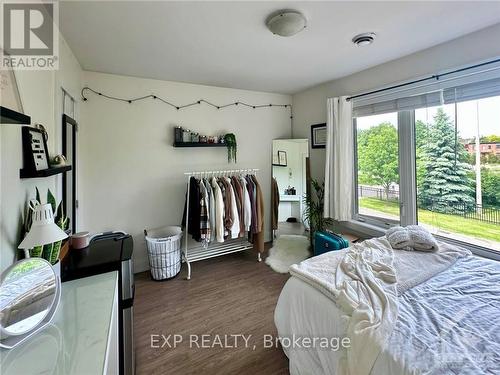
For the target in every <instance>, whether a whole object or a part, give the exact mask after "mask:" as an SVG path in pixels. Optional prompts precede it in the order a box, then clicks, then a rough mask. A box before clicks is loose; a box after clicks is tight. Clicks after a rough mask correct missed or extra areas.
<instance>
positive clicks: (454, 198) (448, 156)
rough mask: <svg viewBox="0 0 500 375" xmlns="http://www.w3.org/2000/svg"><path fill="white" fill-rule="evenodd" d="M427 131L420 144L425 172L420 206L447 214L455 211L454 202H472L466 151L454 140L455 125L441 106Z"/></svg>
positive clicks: (421, 187)
mask: <svg viewBox="0 0 500 375" xmlns="http://www.w3.org/2000/svg"><path fill="white" fill-rule="evenodd" d="M427 131H428V136H427V140H426V142H425V143H424V144H423V145H422V151H423V157H422V162H423V165H424V167H423V168H424V171H423V176H422V182H421V184H419V185H420V186H419V189H420V190H419V200H420V205H421V206H422V207H426V208H431V209H432V210H434V211H438V212H445V213H446V212H455V211H456V205H457V204H462V203H469V204H473V203H474V198H472V194H473V190H472V188H471V187H470V181H469V179H468V177H467V164H466V163H465V162H464V161H465V160H466V157H467V156H466V151H465V148H464V146H463V145H462V144H461V143H460V142H456V143H455V127H454V126H453V123H452V122H451V120H450V118H449V117H448V115H447V114H446V113H445V112H444V111H443V110H442V109H441V108H440V109H438V111H437V113H436V115H435V116H434V123H433V124H429V126H428V128H427Z"/></svg>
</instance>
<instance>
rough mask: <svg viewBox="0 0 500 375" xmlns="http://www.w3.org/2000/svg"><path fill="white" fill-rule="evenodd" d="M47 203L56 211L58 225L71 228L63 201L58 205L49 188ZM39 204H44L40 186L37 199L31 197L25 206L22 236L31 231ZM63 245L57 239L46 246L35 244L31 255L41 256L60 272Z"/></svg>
mask: <svg viewBox="0 0 500 375" xmlns="http://www.w3.org/2000/svg"><path fill="white" fill-rule="evenodd" d="M47 203H49V204H50V205H51V207H52V212H54V213H55V217H54V222H55V223H56V225H57V226H58V227H59V228H61V229H62V230H63V231H67V230H68V228H69V218H67V217H66V216H65V214H64V209H63V204H62V202H59V205H57V203H56V199H55V197H54V195H53V194H52V192H51V191H50V189H48V190H47ZM39 204H42V201H41V198H40V192H39V190H38V188H36V196H35V199H31V200H30V201H29V202H28V203H27V205H26V207H25V213H24V221H23V226H22V231H21V235H22V237H21V238H24V237H25V236H26V234H27V233H28V232H29V231H30V229H31V225H32V224H33V209H34V208H35V207H36V206H37V205H39ZM61 246H62V241H57V242H54V243H51V244H47V245H44V246H35V247H34V248H33V249H31V250H30V257H39V258H43V259H45V260H46V261H48V262H49V263H50V264H51V265H52V267H53V268H54V270H55V272H56V274H58V273H59V269H60V265H59V253H60V251H61Z"/></svg>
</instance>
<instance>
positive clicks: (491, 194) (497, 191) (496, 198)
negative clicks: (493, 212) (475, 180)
mask: <svg viewBox="0 0 500 375" xmlns="http://www.w3.org/2000/svg"><path fill="white" fill-rule="evenodd" d="M481 190H482V193H483V204H485V205H489V206H495V207H500V174H498V173H495V172H493V171H491V170H490V169H488V168H481Z"/></svg>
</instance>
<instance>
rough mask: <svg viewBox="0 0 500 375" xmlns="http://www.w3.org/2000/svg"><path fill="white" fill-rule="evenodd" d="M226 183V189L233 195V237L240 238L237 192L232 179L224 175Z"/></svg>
mask: <svg viewBox="0 0 500 375" xmlns="http://www.w3.org/2000/svg"><path fill="white" fill-rule="evenodd" d="M224 181H225V183H226V190H227V191H229V196H230V197H231V199H230V202H229V205H230V210H231V218H232V222H231V228H230V229H229V231H230V234H231V238H238V237H239V234H240V219H239V212H238V204H237V201H236V194H235V193H234V189H233V185H232V184H231V179H230V178H228V177H224Z"/></svg>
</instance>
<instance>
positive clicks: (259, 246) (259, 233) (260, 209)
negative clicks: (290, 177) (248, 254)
mask: <svg viewBox="0 0 500 375" xmlns="http://www.w3.org/2000/svg"><path fill="white" fill-rule="evenodd" d="M251 178H252V180H253V182H254V183H255V187H256V206H257V228H256V233H255V234H254V238H253V241H254V242H253V248H254V250H256V251H258V252H260V253H263V252H264V197H263V195H262V189H261V188H260V185H259V182H258V181H257V178H256V177H255V176H251Z"/></svg>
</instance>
